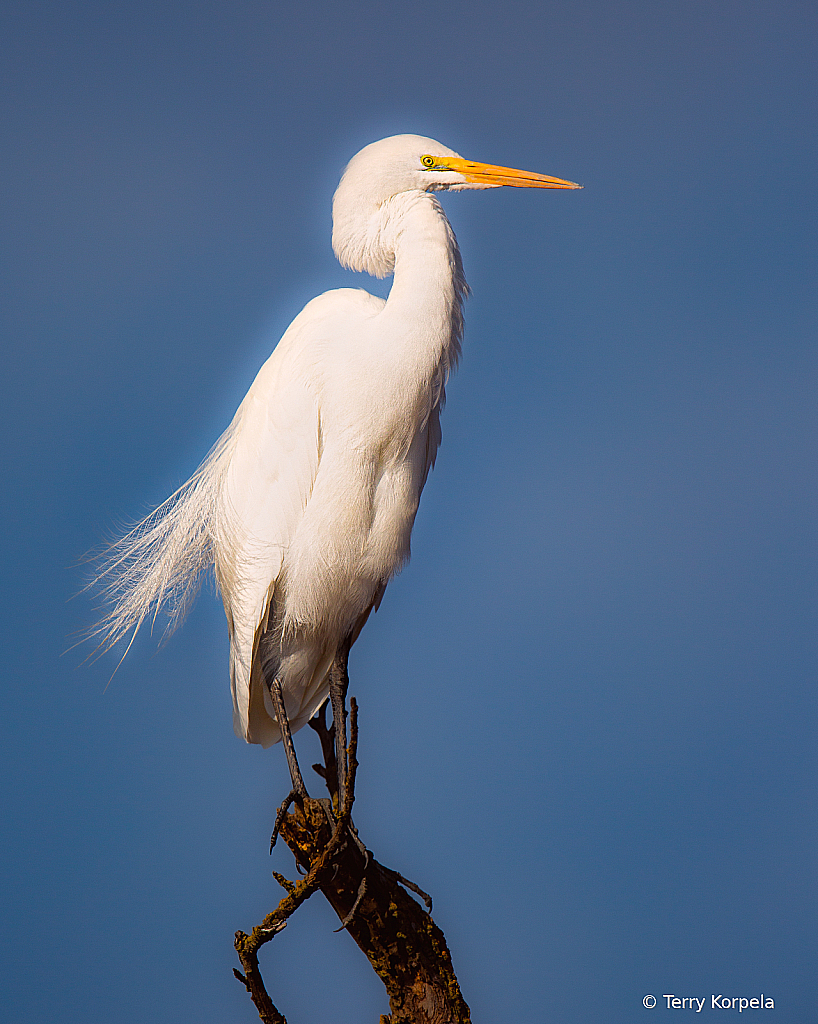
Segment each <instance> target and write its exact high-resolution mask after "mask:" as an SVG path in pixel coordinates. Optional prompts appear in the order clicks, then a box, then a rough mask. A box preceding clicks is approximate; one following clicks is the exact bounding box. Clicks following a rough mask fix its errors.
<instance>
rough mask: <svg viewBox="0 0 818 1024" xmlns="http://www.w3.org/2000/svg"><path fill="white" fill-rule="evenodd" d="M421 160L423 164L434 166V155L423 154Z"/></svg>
mask: <svg viewBox="0 0 818 1024" xmlns="http://www.w3.org/2000/svg"><path fill="white" fill-rule="evenodd" d="M420 162H421V163H422V164H423V166H424V167H434V165H435V158H434V157H433V156H429V155H428V153H427V155H426V156H422V157H421V158H420Z"/></svg>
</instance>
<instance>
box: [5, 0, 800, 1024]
mask: <svg viewBox="0 0 818 1024" xmlns="http://www.w3.org/2000/svg"><path fill="white" fill-rule="evenodd" d="M816 11H817V9H816V7H815V4H814V3H806V2H805V3H795V2H786V0H776V2H772V0H741V2H738V0H723V2H720V3H713V2H703V0H689V2H673V3H655V2H651V3H648V2H641V0H640V2H623V3H615V4H612V3H609V2H605V3H603V2H601V0H584V2H576V3H574V2H570V0H569V2H568V3H559V4H558V3H553V2H551V0H547V2H544V3H542V2H541V3H533V2H530V0H527V2H524V3H518V2H514V0H510V2H509V0H507V2H505V3H504V4H502V5H499V4H497V5H492V4H488V3H486V2H484V0H472V2H471V3H463V2H460V0H452V2H450V3H447V4H431V3H426V2H418V3H414V4H411V5H410V4H402V3H393V4H383V3H380V4H375V3H354V4H342V3H329V2H326V0H322V2H317V3H309V2H307V3H304V2H302V3H299V4H277V3H274V2H270V0H265V2H261V0H232V2H230V3H228V2H226V0H197V2H196V3H193V2H185V0H164V2H162V3H156V2H151V0H140V2H139V3H136V2H116V0H114V2H109V3H73V4H58V3H53V2H41V0H26V2H25V3H23V2H20V0H5V2H4V3H3V5H2V7H0V75H1V76H2V83H3V105H2V137H3V140H4V141H3V145H2V151H1V152H0V166H2V192H3V207H4V212H3V214H2V219H3V224H2V238H3V244H2V261H3V266H4V275H3V284H2V289H3V294H2V304H1V308H0V318H1V319H0V326H1V328H2V337H3V352H4V362H5V372H4V373H3V375H2V378H3V385H2V386H3V397H2V406H1V407H0V414H2V416H3V438H4V444H3V446H2V452H1V453H0V457H2V459H3V462H4V467H3V479H4V480H5V481H6V487H5V488H4V498H3V511H4V528H3V578H4V580H5V586H4V587H3V601H4V607H3V613H2V619H0V621H2V632H3V639H4V650H5V660H6V665H7V685H6V687H5V713H4V715H3V716H2V725H1V726H0V727H1V728H2V741H1V742H0V763H2V767H3V770H4V772H5V776H6V781H5V783H4V786H3V818H4V821H5V822H6V823H7V826H8V834H7V837H6V839H5V842H4V845H3V849H2V854H0V866H1V867H2V876H3V880H4V885H3V889H4V896H3V905H4V911H3V913H4V925H3V929H2V942H3V951H2V957H1V958H0V959H1V961H2V968H0V969H2V971H3V973H4V975H5V976H6V978H5V981H4V984H3V1008H4V1013H5V1014H6V1015H7V1017H8V1019H9V1020H21V1021H23V1020H24V1021H27V1022H32V1024H34V1022H45V1021H54V1020H58V1021H60V1022H61V1024H74V1022H77V1024H79V1022H82V1024H97V1022H99V1024H103V1022H104V1024H110V1022H111V1021H116V1022H118V1024H137V1022H140V1024H142V1022H147V1021H150V1022H152V1024H170V1022H188V1021H196V1022H197V1024H217V1022H218V1024H224V1022H226V1021H230V1022H236V1024H241V1022H243V1021H247V1022H251V1021H253V1020H254V1019H255V1011H254V1010H253V1007H252V1005H251V1004H250V1002H249V999H248V998H247V996H246V994H245V992H244V990H243V988H242V987H241V986H240V985H239V984H238V983H237V982H236V981H235V980H234V979H233V977H232V973H231V972H232V968H233V966H234V965H235V964H236V963H237V961H236V959H235V955H234V952H233V948H232V938H233V933H234V931H235V930H236V929H237V928H243V929H249V928H250V927H251V926H252V925H254V924H256V923H258V922H259V921H260V920H261V918H262V917H263V915H264V914H265V913H266V912H267V911H269V910H270V909H272V907H273V906H274V905H275V903H276V902H277V900H278V899H279V896H280V890H279V888H278V886H277V885H276V883H275V881H274V880H273V879H272V878H271V875H270V871H271V868H276V869H277V870H280V871H283V872H285V873H288V874H290V875H292V873H293V868H292V860H291V858H290V855H289V854H288V852H287V851H286V850H285V849H281V850H277V851H276V854H275V856H274V857H273V858H272V862H271V860H270V858H269V857H268V856H267V852H266V846H267V842H268V838H269V833H270V828H271V825H272V820H273V814H274V808H275V806H276V805H277V803H278V802H279V801H280V800H281V798H282V796H283V795H284V793H285V792H286V790H287V789H288V782H287V775H286V768H285V764H284V758H283V755H282V752H281V749H280V748H275V749H272V750H269V751H262V750H261V749H260V748H258V747H248V746H246V745H244V744H243V743H242V742H240V741H239V740H237V739H236V738H235V737H234V735H233V732H232V728H231V714H230V696H229V685H228V678H227V630H226V626H225V623H224V616H223V612H222V610H221V607H220V604H219V602H218V599H217V598H216V597H215V596H214V595H213V594H212V593H209V592H204V593H203V594H202V595H201V597H200V599H199V601H198V603H197V605H196V607H195V609H194V611H193V613H192V614H191V616H190V618H189V619H188V621H187V622H186V624H185V625H184V627H183V628H182V629H181V630H180V631H179V632H177V633H176V634H175V635H174V636H173V637H172V638H171V639H170V641H169V642H168V643H167V644H165V645H164V646H162V647H159V648H157V638H156V637H154V638H151V637H149V636H147V635H146V636H144V637H143V636H140V638H139V639H138V640H137V642H136V643H135V645H134V647H133V649H132V651H131V653H130V654H129V655H128V658H127V659H126V660H125V662H124V663H123V665H122V667H121V668H120V670H119V672H118V673H117V675H116V676H115V678H114V679H113V681H112V682H111V683H110V685H107V684H108V681H109V678H110V676H111V673H112V671H113V669H114V667H115V665H116V656H115V655H114V654H110V655H108V656H105V657H103V658H101V659H100V660H98V661H96V662H93V663H84V662H83V658H84V657H85V655H86V653H88V650H87V648H85V649H83V648H79V649H75V650H71V651H70V652H69V653H64V652H65V651H66V649H67V648H68V647H69V646H70V645H71V643H73V640H74V638H75V637H76V635H77V634H78V633H80V632H81V631H83V630H85V629H87V628H89V626H90V625H91V624H92V623H93V621H94V615H95V612H94V601H93V600H92V599H91V598H89V596H88V595H87V594H81V595H80V596H75V595H77V593H78V592H79V591H80V590H81V588H82V587H83V585H84V583H85V581H86V580H87V578H88V572H89V568H88V566H87V565H84V564H82V558H83V556H84V554H85V553H86V552H87V551H88V550H89V549H92V548H95V547H99V545H100V544H101V543H102V542H104V541H105V540H106V539H107V538H110V537H111V536H113V535H114V534H115V533H116V532H117V530H118V529H119V528H120V525H121V524H122V523H125V522H128V521H130V520H133V519H134V518H136V517H138V516H140V515H141V514H143V513H144V512H146V511H147V510H148V509H149V508H151V507H152V506H153V505H155V504H158V503H159V502H160V501H162V500H163V499H164V498H165V497H166V495H167V494H168V493H170V492H171V491H172V490H173V489H174V488H175V487H177V486H178V485H179V484H180V483H182V482H183V481H184V480H185V479H186V478H187V476H189V474H190V473H191V472H192V471H193V469H194V468H195V467H196V465H197V464H198V462H199V460H200V459H201V458H202V457H203V456H204V454H205V453H206V452H207V450H208V448H209V447H210V445H211V444H212V442H213V441H214V440H215V439H216V438H217V436H218V435H219V433H220V432H221V431H222V429H223V428H224V427H225V426H226V425H227V423H228V422H229V420H230V418H231V416H232V413H233V411H234V410H235V408H236V406H237V405H238V403H239V402H240V400H241V398H242V396H243V395H244V393H245V391H246V389H247V387H248V386H249V384H250V382H251V380H252V378H253V376H254V374H255V372H256V370H257V369H258V367H259V366H260V365H261V363H262V362H263V361H264V359H265V358H266V357H267V355H268V354H269V352H270V350H271V349H272V347H273V346H274V345H275V343H276V341H277V339H278V338H279V337H280V335H281V333H282V332H283V330H284V329H285V328H286V326H287V324H288V323H289V321H290V320H291V319H292V317H293V316H294V315H295V314H296V313H297V312H298V310H299V309H300V308H301V306H302V305H303V304H304V303H305V302H306V301H307V300H308V299H309V298H310V297H312V296H313V295H315V294H317V293H318V292H321V291H323V290H325V289H327V288H331V287H337V286H339V285H348V284H356V285H359V286H361V285H362V286H365V287H370V288H372V289H373V290H375V291H378V292H379V293H380V294H384V292H385V289H386V288H388V282H386V283H378V282H375V283H373V282H370V281H369V280H368V279H366V278H363V277H361V276H360V275H353V274H350V273H348V272H345V271H343V270H341V268H340V267H339V266H338V265H337V263H336V262H335V260H334V258H333V256H332V252H331V249H330V243H329V238H330V202H331V197H332V193H333V190H334V188H335V185H336V183H337V180H338V178H339V176H340V173H341V171H342V170H343V167H344V164H345V163H346V161H347V160H348V159H349V158H350V157H351V156H352V155H353V154H354V153H355V152H356V151H357V150H358V149H359V148H361V146H363V145H365V144H366V143H368V142H371V141H373V140H375V139H377V138H380V137H382V136H385V135H391V134H396V133H401V132H415V133H419V134H423V135H430V136H432V137H434V138H438V139H440V141H441V142H443V143H444V144H445V145H447V146H449V147H451V148H453V149H456V150H457V151H459V152H461V153H463V154H464V155H466V156H468V157H470V158H473V159H477V160H485V161H489V162H493V163H502V164H507V165H511V166H518V167H523V168H527V169H531V170H535V171H540V172H542V173H546V174H551V175H556V176H558V177H562V178H568V179H571V180H573V181H579V182H582V183H584V185H585V189H584V191H582V192H529V191H525V190H514V189H504V190H496V191H492V192H484V193H465V194H461V195H452V196H449V197H445V198H444V205H445V207H446V210H447V212H448V213H449V216H450V218H451V221H452V224H453V226H454V228H455V231H456V232H457V235H458V238H459V240H460V244H461V248H462V252H463V260H464V265H465V269H466V275H467V277H468V280H469V283H470V284H471V286H472V289H473V295H472V297H471V298H470V300H469V302H468V306H467V311H466V314H467V332H466V342H465V346H464V357H463V362H462V366H461V368H460V370H459V371H458V373H457V376H456V377H455V378H453V380H452V381H451V384H450V387H449V403H448V406H447V409H446V413H445V417H444V442H443V448H442V449H441V452H440V457H439V460H438V465H437V468H436V469H435V471H434V473H433V475H432V477H431V478H430V481H429V484H428V486H427V489H426V493H425V494H424V497H423V502H422V505H421V510H420V514H419V516H418V521H417V526H416V530H415V535H414V555H413V560H412V564H411V565H410V566H409V568H408V569H407V570H406V571H405V572H404V574H403V575H402V576H401V577H399V578H398V579H397V580H396V581H395V582H394V583H393V584H392V585H390V587H389V590H388V592H387V595H386V598H385V600H384V603H383V605H382V607H381V610H380V612H379V613H378V615H377V616H375V617H374V618H373V619H372V620H371V621H370V623H369V624H368V625H367V628H366V630H365V633H364V635H363V636H362V638H361V640H360V641H359V643H358V645H357V646H356V648H355V650H354V652H353V657H352V661H351V673H352V686H351V692H352V693H354V694H355V695H356V696H357V698H358V700H359V702H360V706H361V742H360V752H359V753H360V761H361V768H360V773H359V788H358V803H357V805H356V821H357V823H358V826H359V828H360V830H361V834H362V836H363V838H364V839H365V841H366V842H367V844H368V845H369V847H370V848H371V849H372V851H373V852H374V853H375V855H376V856H377V857H378V858H379V859H380V860H382V861H383V862H384V863H386V864H389V865H390V866H392V867H395V868H397V869H399V870H400V871H401V872H402V873H403V874H405V875H407V876H408V877H410V878H412V879H414V880H416V881H417V882H418V883H419V884H420V885H422V886H423V887H424V888H425V889H427V890H428V891H429V892H431V893H432V894H433V896H434V899H435V918H436V920H437V921H438V923H439V924H440V925H441V926H442V928H443V929H444V931H445V933H446V936H447V938H448V940H449V944H450V947H451V949H452V953H453V957H454V963H455V968H456V970H457V973H458V976H459V978H460V982H461V985H462V988H463V992H464V995H465V997H466V999H467V1001H468V1002H469V1004H470V1005H471V1008H472V1014H473V1018H474V1020H475V1024H477V1022H482V1024H488V1022H492V1024H501V1022H522V1021H533V1022H539V1021H544V1022H547V1021H554V1022H559V1024H580V1022H582V1024H586V1022H588V1021H604V1022H606V1024H633V1022H638V1021H644V1022H645V1024H656V1022H657V1021H659V1020H667V1019H671V1020H675V1019H676V1018H675V1017H674V1016H673V1012H675V1011H669V1010H667V1009H666V1008H665V1005H664V1004H665V1001H664V1000H663V999H662V996H663V995H664V994H665V993H673V994H676V995H679V996H707V997H708V999H709V998H710V996H711V994H724V995H728V996H745V997H752V996H757V995H758V994H759V993H761V992H763V993H765V994H766V995H768V996H772V997H773V998H774V999H775V1006H776V1008H775V1012H774V1014H773V1013H772V1012H769V1019H770V1020H774V1021H775V1022H776V1024H796V1022H797V1024H803V1022H805V1021H808V1020H812V1019H814V1015H815V1005H816V996H818V984H816V981H815V964H816V962H818V950H816V931H817V929H816V919H817V918H816V896H817V895H818V878H817V877H816V852H815V851H816V847H817V846H818V828H817V827H816V825H817V822H816V811H815V807H816V756H815V742H814V736H815V727H816V718H817V717H818V716H817V715H816V710H817V709H816V688H815V678H816V667H817V666H816V647H815V639H814V629H815V611H816V596H817V595H816V561H818V550H817V549H816V541H815V511H816V499H817V498H818V476H817V475H816V466H815V455H816V426H818V424H817V423H816V419H817V417H816V401H815V383H816V370H818V350H817V349H816V332H815V324H816V307H817V306H818V301H816V296H817V295H818V292H816V274H815V270H816V258H815V237H816V231H815V228H816V216H815V209H816V205H815V190H816V131H815V128H816V114H818V111H817V110H816V106H818V104H816V81H815V78H816V76H815V66H816V65H815V53H816V43H818V32H816V27H818V14H817V13H816ZM72 597H73V600H71V598H72ZM296 741H297V745H298V747H299V749H300V751H301V757H302V760H303V762H305V763H306V764H309V763H310V762H311V761H312V760H315V759H316V758H317V742H316V740H315V737H314V736H313V735H312V734H311V733H310V732H309V731H308V730H305V731H304V732H302V733H300V734H299V735H298V736H297V737H296ZM336 924H337V922H336V921H335V920H334V918H333V915H332V913H331V912H330V911H329V909H328V908H327V906H326V905H325V904H323V903H322V901H321V897H320V896H319V897H315V898H313V900H311V901H310V903H309V904H308V905H307V906H306V907H304V908H303V909H302V911H300V912H299V914H298V915H297V916H296V917H295V918H294V919H293V920H292V921H291V923H290V925H289V927H288V928H287V930H286V932H285V933H284V934H283V935H281V936H280V937H278V938H276V940H275V941H274V943H272V944H271V945H270V946H268V947H266V950H265V953H264V955H263V966H264V967H265V969H266V977H267V980H268V985H269V988H270V991H271V993H272V994H273V998H274V999H275V1001H276V1002H277V1004H278V1005H279V1006H280V1008H281V1009H282V1010H283V1012H284V1013H285V1014H286V1015H287V1017H288V1019H289V1020H290V1021H291V1022H292V1024H327V1022H330V1024H361V1022H365V1021H371V1022H374V1021H376V1020H377V1019H378V1014H379V1013H383V1012H386V1010H387V1003H386V998H385V996H384V992H383V988H382V986H381V983H380V982H379V981H378V979H377V978H376V976H375V975H374V973H373V972H372V971H371V970H370V968H369V966H368V965H367V963H366V962H365V960H364V958H363V957H362V955H361V954H360V953H359V951H358V950H357V948H356V947H355V945H354V943H353V942H352V941H351V939H350V938H349V937H348V936H347V935H345V934H333V931H332V929H333V928H334V927H335V926H336ZM650 993H652V994H654V995H656V996H657V998H658V999H659V1005H658V1006H657V1007H656V1008H655V1009H652V1010H647V1009H644V1008H643V1006H642V998H643V996H645V995H646V994H650ZM339 1007H341V1009H339ZM685 1012H687V1013H689V1012H690V1011H685ZM705 1012H706V1013H709V1014H710V1015H711V1017H712V1016H713V1015H714V1014H716V1012H717V1011H716V1010H714V1009H711V1008H710V1007H709V1004H708V1008H707V1009H706V1011H705ZM758 1016H759V1017H761V1016H762V1015H761V1014H758ZM702 1019H705V1018H702ZM724 1019H727V1017H726V1015H725V1018H724ZM731 1019H732V1018H731ZM740 1019H743V1018H740ZM752 1019H753V1020H755V1019H756V1018H755V1017H753V1018H752ZM763 1019H765V1020H766V1019H767V1016H766V1015H765V1016H764V1018H763Z"/></svg>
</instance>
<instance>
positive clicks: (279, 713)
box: [270, 679, 309, 800]
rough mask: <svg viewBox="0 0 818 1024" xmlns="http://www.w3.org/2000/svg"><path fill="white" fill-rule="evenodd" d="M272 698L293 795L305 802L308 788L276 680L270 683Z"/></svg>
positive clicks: (278, 683) (279, 684)
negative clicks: (299, 765) (299, 764)
mask: <svg viewBox="0 0 818 1024" xmlns="http://www.w3.org/2000/svg"><path fill="white" fill-rule="evenodd" d="M270 696H271V697H272V698H273V707H274V708H275V709H276V719H277V720H278V727H279V729H281V739H282V741H283V743H284V753H285V754H286V755H287V765H288V766H289V769H290V778H291V779H292V783H293V792H292V795H293V797H294V799H297V800H303V799H304V798H305V797H307V796H309V794H308V793H307V787H306V786H305V785H304V779H303V777H302V775H301V769H300V768H299V767H298V758H297V757H296V756H295V747H294V746H293V736H292V733H291V732H290V721H289V719H288V718H287V709H286V708H285V707H284V694H283V693H282V692H281V683H280V682H279V681H278V679H274V680H273V681H272V683H270Z"/></svg>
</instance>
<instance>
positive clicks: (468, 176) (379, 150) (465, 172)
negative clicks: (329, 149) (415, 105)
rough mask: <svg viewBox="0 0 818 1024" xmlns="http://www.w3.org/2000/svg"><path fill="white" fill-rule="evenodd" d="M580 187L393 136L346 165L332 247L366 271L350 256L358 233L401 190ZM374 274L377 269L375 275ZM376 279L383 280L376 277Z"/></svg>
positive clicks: (334, 213) (432, 143)
mask: <svg viewBox="0 0 818 1024" xmlns="http://www.w3.org/2000/svg"><path fill="white" fill-rule="evenodd" d="M501 185H512V186H516V187H518V188H581V187H582V186H581V185H576V184H575V183H574V182H572V181H563V179H562V178H551V177H548V176H547V175H545V174H535V173H534V172H533V171H519V170H516V169H515V168H513V167H500V166H497V165H495V164H483V163H477V162H476V161H473V160H464V159H463V157H461V156H460V154H459V153H455V152H454V150H451V149H448V148H447V147H446V146H443V145H441V144H440V143H439V142H436V141H435V140H434V139H427V138H425V137H424V136H422V135H393V136H391V137H390V138H388V139H381V140H380V141H379V142H373V143H371V144H370V145H369V146H365V147H364V148H363V149H362V150H361V151H360V152H359V153H357V154H356V155H355V156H354V157H353V158H352V159H351V160H350V162H349V163H348V164H347V167H346V170H345V171H344V174H343V177H342V178H341V182H340V184H339V185H338V189H337V191H336V193H335V198H334V199H333V204H332V217H333V237H332V247H333V249H334V250H335V253H336V255H337V256H338V258H339V259H340V261H341V262H342V263H343V264H344V265H345V266H349V267H352V269H355V270H364V269H365V270H369V271H370V273H372V272H373V271H372V269H371V268H370V266H367V265H364V264H362V263H361V261H360V260H358V259H356V258H354V257H352V255H351V254H352V252H353V251H354V250H355V251H357V249H358V245H357V244H356V245H353V246H351V245H350V244H349V243H350V241H352V239H353V238H355V239H357V240H359V239H360V235H361V230H362V229H363V230H365V231H366V232H367V233H371V230H372V227H373V225H377V221H378V211H379V210H380V208H381V207H383V204H384V203H386V202H388V200H390V199H392V198H393V197H394V196H397V195H400V194H401V193H404V192H444V191H449V192H457V191H462V190H464V189H482V188H499V187H500V186H501ZM375 272H376V273H378V272H377V271H375ZM378 276H382V275H381V274H380V273H378Z"/></svg>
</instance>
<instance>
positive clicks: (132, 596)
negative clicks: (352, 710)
mask: <svg viewBox="0 0 818 1024" xmlns="http://www.w3.org/2000/svg"><path fill="white" fill-rule="evenodd" d="M237 419H238V417H237ZM236 425H237V420H234V422H233V424H231V426H230V427H229V428H228V430H227V431H226V432H225V433H224V434H223V435H222V437H221V438H220V440H219V441H218V442H217V444H216V445H215V447H214V448H213V449H212V451H211V452H210V454H209V455H208V456H207V458H206V459H205V460H204V462H203V463H202V464H201V466H199V468H198V469H197V470H196V472H195V473H194V474H193V476H192V477H191V478H190V480H188V482H187V483H186V484H183V485H182V487H180V488H179V490H178V491H176V493H175V494H172V495H171V496H170V498H168V500H167V501H166V502H164V504H162V505H160V506H159V508H157V509H156V510H155V511H153V512H152V513H151V514H150V515H149V516H147V518H145V519H143V520H142V522H141V523H138V524H137V525H136V526H135V527H134V528H133V529H132V530H130V531H129V532H128V533H127V534H125V536H124V537H122V538H121V540H118V541H117V542H116V543H115V544H113V545H111V547H110V548H108V550H107V551H106V552H105V554H104V556H103V561H102V567H101V569H100V571H99V572H98V573H97V575H96V577H95V579H94V580H93V582H92V584H91V586H94V585H101V586H102V590H103V595H104V597H105V599H106V601H107V603H108V604H109V606H110V609H109V611H108V613H107V614H106V615H105V617H104V618H103V619H102V621H101V622H100V623H99V625H98V626H97V628H96V629H94V630H93V631H92V633H91V634H90V636H91V638H95V639H97V640H98V645H97V648H96V650H97V652H98V653H104V652H105V651H108V650H110V649H111V648H112V647H113V646H115V645H116V644H117V643H119V641H120V640H122V639H124V638H125V637H126V636H128V634H131V639H130V642H129V644H128V648H127V649H126V651H125V654H127V653H128V650H130V646H131V644H132V643H133V640H134V637H135V636H136V634H137V632H138V631H139V628H140V626H141V625H142V624H143V622H144V621H145V619H147V618H150V619H151V621H152V622H153V620H155V619H156V616H157V614H158V612H159V609H160V608H162V607H163V606H164V609H165V612H166V613H167V615H168V620H169V621H168V626H167V629H166V633H171V632H173V630H174V629H175V628H176V627H177V626H178V625H179V624H180V622H181V621H182V619H183V618H184V617H185V614H186V613H187V611H188V609H189V608H190V605H191V602H192V601H193V598H194V597H195V596H196V594H197V592H198V590H199V587H200V585H201V582H202V576H203V574H204V573H205V572H206V571H207V570H208V569H209V568H210V567H211V566H213V565H214V563H215V561H216V554H217V544H218V541H219V538H220V535H221V534H222V533H223V530H222V529H221V526H220V524H221V518H222V517H221V509H222V503H223V497H222V495H223V481H224V476H225V473H226V472H227V467H228V465H229V462H230V456H231V454H232V450H233V440H234V437H235V433H236ZM122 657H123V658H124V657H125V655H124V654H123V656H122ZM120 660H121V659H120Z"/></svg>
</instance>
